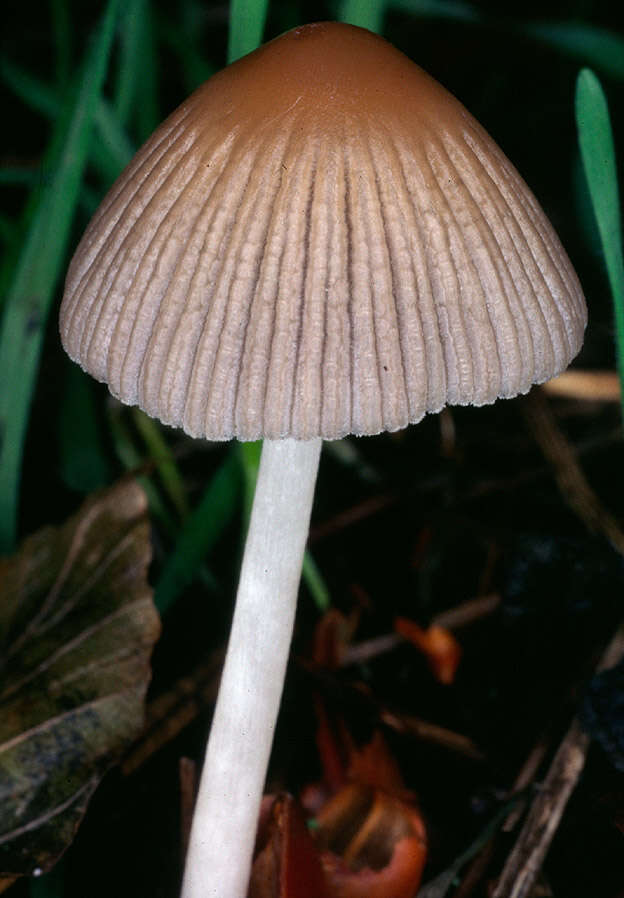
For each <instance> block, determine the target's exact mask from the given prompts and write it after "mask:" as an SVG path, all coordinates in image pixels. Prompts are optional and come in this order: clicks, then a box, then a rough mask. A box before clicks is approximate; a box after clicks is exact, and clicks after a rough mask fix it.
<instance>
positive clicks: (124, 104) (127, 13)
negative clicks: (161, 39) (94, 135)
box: [113, 0, 145, 125]
mask: <svg viewBox="0 0 624 898" xmlns="http://www.w3.org/2000/svg"><path fill="white" fill-rule="evenodd" d="M144 15H145V0H130V2H129V3H128V4H127V6H126V8H125V9H124V10H123V11H122V13H121V21H120V23H119V63H118V65H117V75H116V79H115V91H114V99H113V109H114V112H115V116H116V118H117V120H118V121H119V122H121V123H122V124H124V125H127V124H128V119H129V117H130V113H131V111H132V108H133V106H134V103H135V100H136V91H137V81H138V78H139V76H140V68H141V55H142V47H141V39H142V36H143V34H142V32H143V23H142V21H141V19H142V17H143V16H144Z"/></svg>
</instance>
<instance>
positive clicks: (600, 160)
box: [575, 69, 624, 411]
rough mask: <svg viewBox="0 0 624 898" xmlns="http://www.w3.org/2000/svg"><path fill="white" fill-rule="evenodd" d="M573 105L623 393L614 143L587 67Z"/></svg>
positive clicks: (622, 264)
mask: <svg viewBox="0 0 624 898" xmlns="http://www.w3.org/2000/svg"><path fill="white" fill-rule="evenodd" d="M575 107H576V125H577V128H578V136H579V146H580V150H581V160H582V162H583V169H584V172H585V178H586V181H587V187H588V189H589V195H590V198H591V204H592V208H593V210H594V215H595V217H596V223H597V225H598V232H599V234H600V241H601V243H602V250H603V253H604V260H605V265H606V268H607V275H608V278H609V285H610V287H611V294H612V296H613V306H614V311H615V328H616V348H617V360H618V371H619V375H620V386H621V388H622V396H623V397H624V259H623V257H622V223H621V219H620V198H619V191H618V181H617V168H616V164H615V147H614V143H613V132H612V130H611V121H610V119H609V108H608V106H607V99H606V97H605V95H604V91H603V89H602V86H601V84H600V81H599V80H598V78H597V77H596V75H595V74H594V73H593V72H592V71H591V70H590V69H583V70H582V71H581V72H580V73H579V76H578V79H577V82H576V99H575ZM623 411H624V407H623Z"/></svg>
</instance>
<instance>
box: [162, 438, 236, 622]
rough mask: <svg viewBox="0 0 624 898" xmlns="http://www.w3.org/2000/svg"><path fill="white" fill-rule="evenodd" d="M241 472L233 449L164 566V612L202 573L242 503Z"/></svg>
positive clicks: (183, 529) (188, 519)
mask: <svg viewBox="0 0 624 898" xmlns="http://www.w3.org/2000/svg"><path fill="white" fill-rule="evenodd" d="M240 474H241V469H240V464H239V460H238V458H237V453H236V450H235V449H232V450H231V451H230V452H229V453H228V455H227V457H226V459H225V461H224V462H223V463H222V465H221V467H220V468H219V469H218V471H217V472H216V474H215V475H214V477H213V478H212V480H211V481H210V484H209V486H208V488H207V489H206V491H205V493H204V495H203V497H202V499H201V500H200V502H199V505H198V506H197V508H196V509H195V510H194V511H193V512H192V513H191V514H190V515H189V517H188V518H187V519H186V522H185V524H184V526H183V528H182V530H181V532H180V536H179V538H178V540H177V543H176V546H175V549H174V551H173V552H172V553H171V555H170V556H169V559H168V560H167V562H166V563H165V565H164V567H163V571H162V574H161V576H160V579H159V581H158V583H157V584H156V591H155V594H154V601H155V603H156V607H157V608H158V610H159V611H160V612H161V614H162V613H164V612H165V611H167V609H169V608H170V607H171V605H172V604H173V602H174V601H175V600H176V598H177V597H178V596H179V594H180V593H181V592H182V590H184V589H185V588H186V587H187V586H188V585H189V583H191V582H192V580H193V579H194V577H195V576H196V575H197V574H198V573H199V570H200V568H201V566H202V564H203V562H204V560H205V558H206V555H207V554H208V552H209V551H210V550H211V549H212V547H213V546H214V545H215V543H216V541H217V540H218V538H219V536H220V535H221V534H222V533H223V531H224V530H225V528H226V527H227V526H228V524H229V523H230V521H231V520H232V518H233V517H234V514H235V512H236V509H237V507H238V505H239V496H240V488H241V476H240Z"/></svg>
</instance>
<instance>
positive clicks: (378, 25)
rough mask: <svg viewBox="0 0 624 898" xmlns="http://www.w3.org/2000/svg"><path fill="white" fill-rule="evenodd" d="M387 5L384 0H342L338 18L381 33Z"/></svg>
mask: <svg viewBox="0 0 624 898" xmlns="http://www.w3.org/2000/svg"><path fill="white" fill-rule="evenodd" d="M387 6H388V3H387V2H386V0H342V2H341V3H340V7H339V11H338V19H339V21H340V22H348V23H349V25H359V26H360V28H368V30H369V31H375V32H377V34H381V33H382V31H383V24H384V18H385V15H386V9H387Z"/></svg>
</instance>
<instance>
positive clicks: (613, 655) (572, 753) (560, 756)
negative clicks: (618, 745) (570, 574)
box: [492, 626, 624, 898]
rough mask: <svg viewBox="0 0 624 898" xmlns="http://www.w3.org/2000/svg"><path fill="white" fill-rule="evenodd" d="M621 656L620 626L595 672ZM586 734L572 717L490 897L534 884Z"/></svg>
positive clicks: (514, 895) (623, 636)
mask: <svg viewBox="0 0 624 898" xmlns="http://www.w3.org/2000/svg"><path fill="white" fill-rule="evenodd" d="M623 657H624V626H622V627H620V629H619V630H618V631H617V633H616V634H615V636H614V637H613V639H612V640H611V642H610V643H609V645H608V646H607V648H606V650H605V651H604V653H603V655H602V658H601V659H600V662H599V664H598V667H597V669H596V672H600V671H602V670H607V669H608V668H610V667H614V666H615V665H616V664H617V663H618V662H619V661H620V660H621V659H622V658H623ZM589 743H590V737H589V735H588V734H587V733H586V732H584V730H583V729H582V728H581V724H580V722H579V720H578V718H574V720H573V721H572V724H571V726H570V728H569V730H568V732H567V733H566V735H565V737H564V739H563V742H562V743H561V745H560V746H559V749H558V751H557V754H556V755H555V757H554V759H553V762H552V764H551V765H550V769H549V771H548V773H547V775H546V778H545V780H544V782H543V784H542V788H541V789H540V791H539V793H538V795H537V796H536V798H535V799H534V801H533V804H532V806H531V809H530V811H529V814H528V816H527V819H526V821H525V823H524V826H523V828H522V830H521V832H520V835H519V836H518V839H517V841H516V844H515V846H514V848H513V850H512V852H511V854H510V855H509V857H508V858H507V862H506V864H505V866H504V868H503V871H502V873H501V875H500V878H499V880H498V884H497V886H496V890H495V891H494V894H493V895H492V898H527V896H528V895H529V894H530V892H531V889H532V888H533V886H534V884H535V880H536V878H537V876H538V874H539V871H540V869H541V866H542V863H543V861H544V858H545V856H546V853H547V851H548V849H549V847H550V843H551V842H552V839H553V836H554V835H555V832H556V831H557V827H558V826H559V822H560V820H561V817H562V815H563V812H564V810H565V807H566V804H567V802H568V799H569V798H570V795H571V794H572V792H573V790H574V788H575V786H576V783H577V782H578V779H579V777H580V775H581V771H582V770H583V767H584V765H585V758H586V756H587V750H588V748H589Z"/></svg>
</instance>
